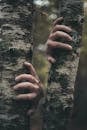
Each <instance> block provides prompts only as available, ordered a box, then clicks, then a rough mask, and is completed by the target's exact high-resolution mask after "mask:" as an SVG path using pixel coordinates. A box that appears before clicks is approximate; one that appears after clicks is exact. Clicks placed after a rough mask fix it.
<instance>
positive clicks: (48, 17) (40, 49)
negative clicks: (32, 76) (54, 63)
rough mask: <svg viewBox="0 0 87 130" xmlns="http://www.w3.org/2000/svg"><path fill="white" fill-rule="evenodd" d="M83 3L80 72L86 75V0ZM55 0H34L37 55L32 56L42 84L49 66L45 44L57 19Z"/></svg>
mask: <svg viewBox="0 0 87 130" xmlns="http://www.w3.org/2000/svg"><path fill="white" fill-rule="evenodd" d="M83 2H84V14H85V22H84V26H83V38H82V49H81V57H82V58H81V70H82V73H86V72H87V71H86V70H87V68H86V65H87V63H86V57H87V0H83ZM57 3H58V2H57V0H34V9H35V17H34V30H33V32H34V44H35V46H36V49H35V51H36V50H37V55H35V56H34V65H35V68H36V70H37V73H38V75H39V77H40V79H41V81H42V82H43V83H44V82H46V79H47V72H48V68H49V64H48V62H47V60H46V54H45V43H46V40H47V38H48V36H49V33H50V30H51V29H52V23H53V21H54V20H55V19H56V18H57V13H58V9H57V6H58V5H57Z"/></svg>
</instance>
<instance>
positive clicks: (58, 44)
mask: <svg viewBox="0 0 87 130" xmlns="http://www.w3.org/2000/svg"><path fill="white" fill-rule="evenodd" d="M47 45H48V48H47V49H48V50H49V49H50V48H52V49H55V48H61V49H64V50H70V51H71V50H72V46H70V45H69V44H65V43H62V42H55V41H51V40H49V41H48V43H47ZM48 53H49V51H48Z"/></svg>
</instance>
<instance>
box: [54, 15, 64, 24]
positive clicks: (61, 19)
mask: <svg viewBox="0 0 87 130" xmlns="http://www.w3.org/2000/svg"><path fill="white" fill-rule="evenodd" d="M62 21H63V17H60V18H57V19H56V20H55V21H54V22H53V26H55V25H56V24H61V22H62Z"/></svg>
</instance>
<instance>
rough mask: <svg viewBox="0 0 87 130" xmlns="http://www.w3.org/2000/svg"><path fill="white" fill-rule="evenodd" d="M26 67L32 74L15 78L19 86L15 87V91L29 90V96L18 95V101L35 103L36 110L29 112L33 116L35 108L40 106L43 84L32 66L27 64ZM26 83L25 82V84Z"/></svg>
mask: <svg viewBox="0 0 87 130" xmlns="http://www.w3.org/2000/svg"><path fill="white" fill-rule="evenodd" d="M24 65H25V66H26V67H27V68H28V70H29V73H30V74H21V75H19V76H17V77H16V78H15V81H16V82H17V84H16V85H15V86H14V87H13V89H14V90H15V91H18V90H29V93H27V94H19V95H17V97H16V99H17V100H29V101H32V102H34V105H35V106H34V108H32V110H29V112H28V114H31V113H32V112H33V111H34V109H35V107H36V106H37V105H38V102H39V100H40V99H41V97H42V96H43V89H42V84H41V82H40V80H39V77H38V76H37V74H36V71H35V69H34V67H33V66H32V64H30V63H28V62H25V63H24ZM23 81H25V82H23Z"/></svg>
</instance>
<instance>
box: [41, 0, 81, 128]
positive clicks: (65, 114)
mask: <svg viewBox="0 0 87 130" xmlns="http://www.w3.org/2000/svg"><path fill="white" fill-rule="evenodd" d="M57 4H58V9H59V11H58V14H59V16H63V17H64V21H63V24H65V25H68V26H71V28H73V32H72V33H71V34H70V35H71V36H72V38H73V42H68V43H69V44H70V45H72V46H73V51H72V52H67V51H64V50H56V51H55V52H56V55H57V57H55V58H56V59H57V61H56V63H55V64H52V66H51V68H50V71H49V79H48V87H47V96H46V100H45V103H44V104H43V120H44V126H43V127H44V128H43V130H66V129H67V123H68V121H69V119H70V113H71V110H72V106H73V90H74V83H75V78H76V74H77V68H78V63H79V53H80V43H81V35H82V23H83V4H82V2H81V1H80V0H59V1H58V3H57ZM79 35H80V36H79ZM60 41H62V42H65V41H64V40H63V39H62V40H60Z"/></svg>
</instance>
